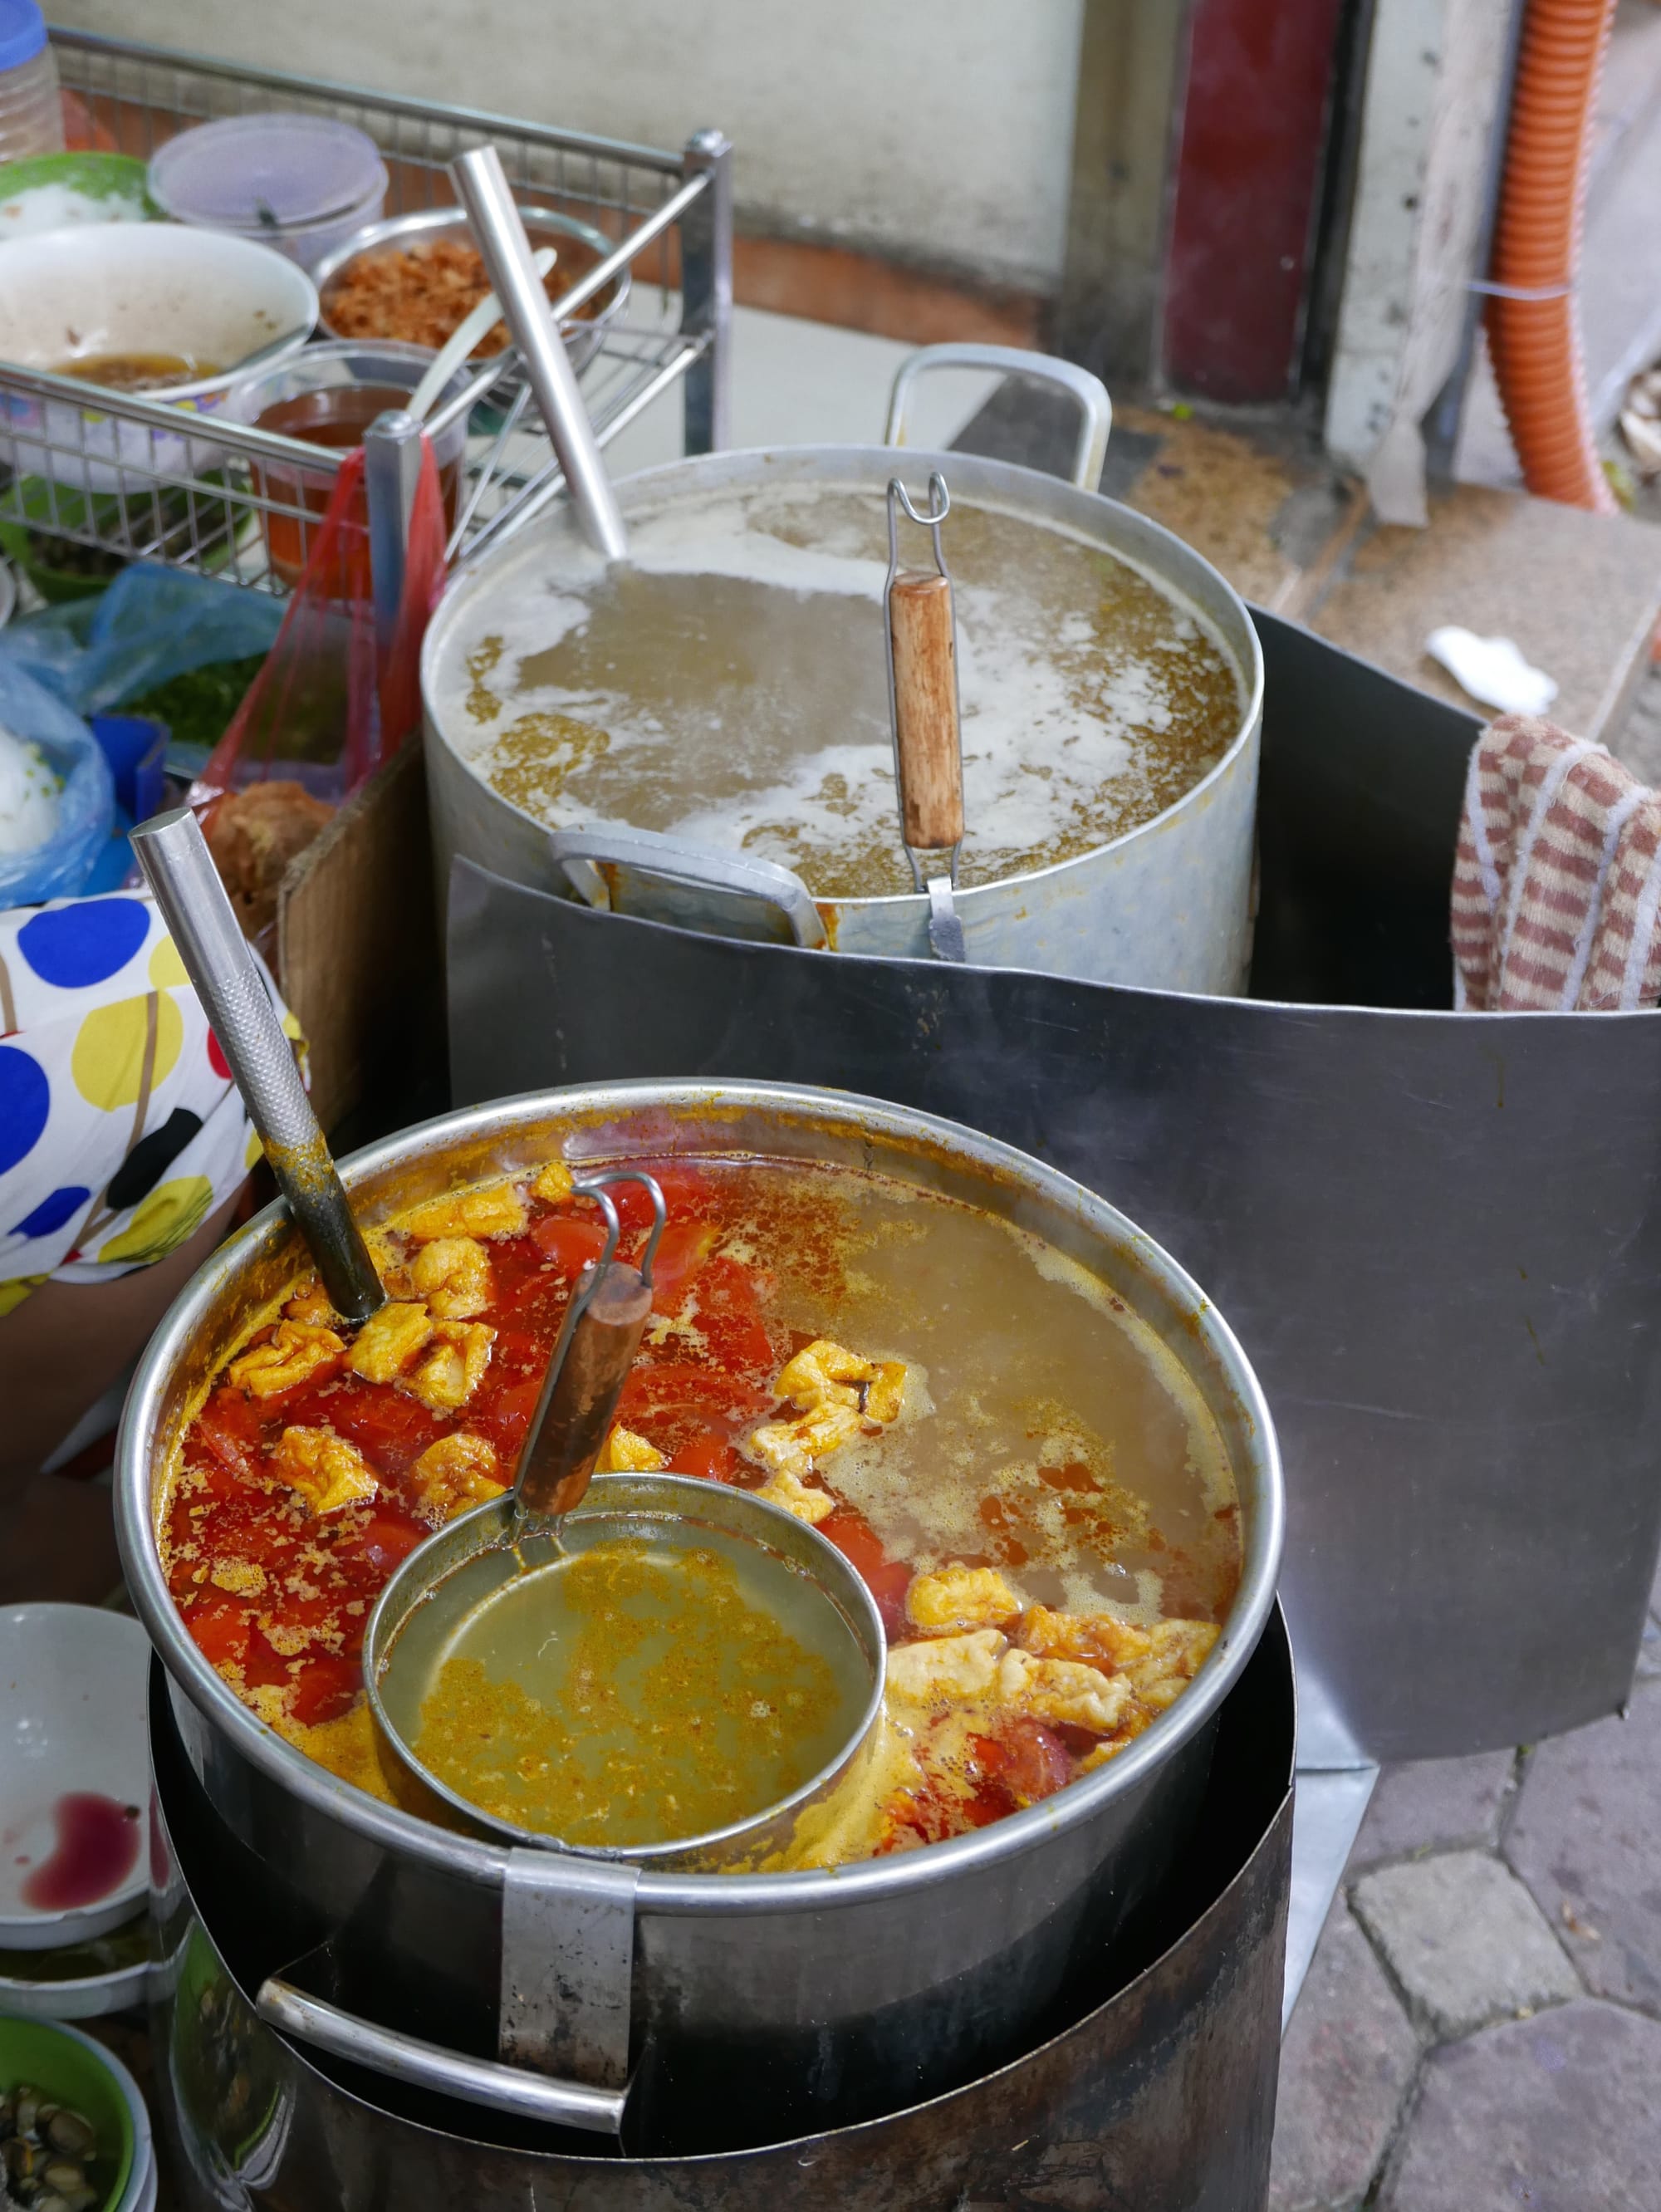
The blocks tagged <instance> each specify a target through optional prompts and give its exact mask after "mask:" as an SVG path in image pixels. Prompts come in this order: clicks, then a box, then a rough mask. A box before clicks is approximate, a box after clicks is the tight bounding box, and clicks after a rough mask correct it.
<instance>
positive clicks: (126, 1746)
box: [0, 1605, 150, 1951]
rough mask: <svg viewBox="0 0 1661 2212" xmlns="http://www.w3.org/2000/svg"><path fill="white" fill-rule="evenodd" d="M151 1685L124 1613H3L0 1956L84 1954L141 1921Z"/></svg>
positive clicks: (139, 1642) (58, 1609)
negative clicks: (74, 1946)
mask: <svg viewBox="0 0 1661 2212" xmlns="http://www.w3.org/2000/svg"><path fill="white" fill-rule="evenodd" d="M148 1680H149V1638H147V1637H146V1636H145V1634H144V1632H143V1630H142V1628H141V1627H140V1626H139V1625H138V1623H137V1622H136V1620H130V1619H129V1618H128V1617H127V1616H126V1615H125V1614H124V1613H106V1612H105V1611H104V1610H103V1609H102V1608H101V1607H94V1606H82V1605H15V1606H9V1607H6V1608H4V1610H3V1611H0V1716H3V1717H0V1746H3V1749H0V1950H8V1951H45V1950H51V1949H54V1948H57V1947H58V1946H60V1945H63V1944H67V1943H85V1942H90V1941H92V1939H93V1938H94V1937H95V1936H104V1935H107V1934H108V1933H109V1932H110V1930H111V1929H116V1928H119V1927H120V1926H121V1925H122V1924H123V1923H124V1922H126V1921H128V1920H130V1919H131V1918H132V1917H133V1916H134V1914H135V1913H136V1912H138V1911H142V1907H143V1904H144V1899H145V1892H146V1887H147V1883H148V1881H149V1863H148V1857H147V1854H146V1851H145V1849H144V1839H145V1819H144V1814H145V1807H146V1806H147V1805H148V1803H149V1792H150V1778H149V1751H148V1742H149V1736H148V1730H147V1728H146V1723H145V1711H144V1695H145V1686H146V1683H147V1681H148Z"/></svg>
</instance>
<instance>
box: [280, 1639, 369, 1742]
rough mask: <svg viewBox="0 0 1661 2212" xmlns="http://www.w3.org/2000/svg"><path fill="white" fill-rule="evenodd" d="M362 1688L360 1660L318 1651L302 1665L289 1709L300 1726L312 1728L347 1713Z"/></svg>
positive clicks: (289, 1702) (361, 1665)
mask: <svg viewBox="0 0 1661 2212" xmlns="http://www.w3.org/2000/svg"><path fill="white" fill-rule="evenodd" d="M362 1687H363V1664H362V1662H361V1660H358V1659H355V1658H354V1659H344V1658H340V1657H337V1656H336V1654H335V1653H333V1652H332V1651H324V1652H320V1653H319V1654H318V1656H317V1657H316V1658H314V1659H307V1660H306V1661H305V1662H304V1663H303V1664H302V1666H301V1668H300V1680H298V1682H297V1683H296V1684H295V1686H294V1695H293V1697H292V1698H291V1699H289V1701H288V1710H289V1711H290V1712H291V1713H292V1714H293V1715H294V1718H295V1719H296V1720H297V1721H299V1722H300V1723H301V1724H302V1726H304V1727H306V1728H315V1727H316V1726H317V1725H318V1723H319V1722H322V1721H334V1720H338V1719H339V1718H340V1717H341V1715H342V1714H343V1713H344V1712H349V1711H350V1710H351V1707H352V1701H353V1699H355V1697H356V1696H357V1693H358V1692H359V1691H360V1690H361V1688H362Z"/></svg>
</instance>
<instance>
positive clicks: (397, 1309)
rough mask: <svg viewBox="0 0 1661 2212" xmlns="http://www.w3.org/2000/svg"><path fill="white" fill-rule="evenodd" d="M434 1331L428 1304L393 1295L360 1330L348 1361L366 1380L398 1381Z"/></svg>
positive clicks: (353, 1369) (373, 1381)
mask: <svg viewBox="0 0 1661 2212" xmlns="http://www.w3.org/2000/svg"><path fill="white" fill-rule="evenodd" d="M432 1334H433V1324H432V1322H430V1321H429V1320H428V1319H427V1309H426V1307H425V1306H422V1305H409V1304H403V1302H401V1301H400V1300H398V1299H396V1298H394V1299H391V1300H389V1301H388V1303H387V1304H385V1305H384V1306H382V1307H380V1308H379V1310H378V1311H376V1312H374V1313H372V1314H371V1315H370V1316H369V1318H368V1320H367V1322H365V1323H364V1324H363V1327H362V1328H361V1329H360V1330H359V1331H358V1333H357V1335H356V1337H355V1340H354V1341H353V1345H352V1349H351V1350H350V1352H348V1353H347V1355H346V1364H347V1365H348V1366H349V1368H350V1369H351V1370H352V1372H353V1374H354V1375H361V1376H362V1377H363V1379H364V1381H365V1382H366V1383H396V1382H397V1379H398V1377H399V1376H400V1375H402V1374H403V1370H404V1369H405V1368H406V1367H408V1366H409V1363H410V1361H411V1360H412V1359H413V1358H415V1354H416V1353H417V1352H419V1351H420V1350H421V1346H423V1345H424V1344H425V1343H426V1342H427V1339H428V1337H430V1336H431V1335H432Z"/></svg>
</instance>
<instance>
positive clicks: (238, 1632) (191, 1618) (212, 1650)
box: [185, 1598, 252, 1667]
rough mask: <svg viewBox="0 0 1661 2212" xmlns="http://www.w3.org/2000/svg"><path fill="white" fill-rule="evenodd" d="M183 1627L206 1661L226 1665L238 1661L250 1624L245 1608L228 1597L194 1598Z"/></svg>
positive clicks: (245, 1644)
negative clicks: (187, 1630) (186, 1629)
mask: <svg viewBox="0 0 1661 2212" xmlns="http://www.w3.org/2000/svg"><path fill="white" fill-rule="evenodd" d="M185 1626H186V1628H188V1629H189V1630H190V1632H191V1638H193V1640H194V1642H195V1644H196V1648H197V1650H198V1651H199V1652H200V1653H201V1654H202V1656H203V1658H204V1659H205V1660H206V1661H207V1662H208V1664H209V1666H210V1667H226V1666H230V1665H233V1664H234V1663H237V1662H240V1660H241V1657H242V1655H243V1653H244V1651H245V1650H246V1649H247V1644H248V1631H249V1629H250V1627H251V1626H252V1622H251V1621H250V1620H249V1618H248V1614H247V1612H246V1609H245V1608H244V1607H242V1606H239V1605H237V1604H234V1603H233V1602H232V1601H230V1600H228V1599H215V1598H207V1599H203V1598H198V1599H197V1601H196V1603H195V1604H194V1605H193V1606H192V1607H191V1608H190V1610H189V1612H188V1613H186V1614H185Z"/></svg>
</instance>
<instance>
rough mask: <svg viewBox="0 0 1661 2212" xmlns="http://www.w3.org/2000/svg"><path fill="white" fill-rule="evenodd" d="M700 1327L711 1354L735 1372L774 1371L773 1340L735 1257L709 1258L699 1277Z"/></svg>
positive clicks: (750, 1374) (753, 1285) (750, 1287)
mask: <svg viewBox="0 0 1661 2212" xmlns="http://www.w3.org/2000/svg"><path fill="white" fill-rule="evenodd" d="M697 1318H698V1326H699V1328H700V1329H701V1330H702V1331H703V1333H704V1337H705V1340H706V1342H707V1343H708V1346H709V1349H710V1356H711V1357H712V1358H713V1359H714V1360H716V1361H717V1362H718V1364H720V1365H721V1366H723V1367H724V1368H726V1369H727V1370H729V1371H730V1372H732V1373H735V1374H741V1375H747V1376H757V1377H759V1376H762V1375H770V1374H771V1373H772V1370H773V1364H774V1361H773V1340H772V1339H771V1338H770V1337H769V1336H768V1334H767V1329H766V1328H765V1326H764V1325H763V1322H762V1320H761V1304H760V1302H759V1300H758V1298H757V1297H756V1291H755V1284H754V1283H753V1282H751V1280H750V1279H749V1276H748V1275H747V1274H746V1273H745V1272H744V1270H743V1268H742V1267H740V1266H739V1265H738V1262H737V1261H736V1260H725V1259H716V1260H711V1261H708V1262H707V1263H706V1266H705V1267H704V1268H703V1270H702V1272H701V1273H700V1275H699V1277H698V1298H697Z"/></svg>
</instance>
